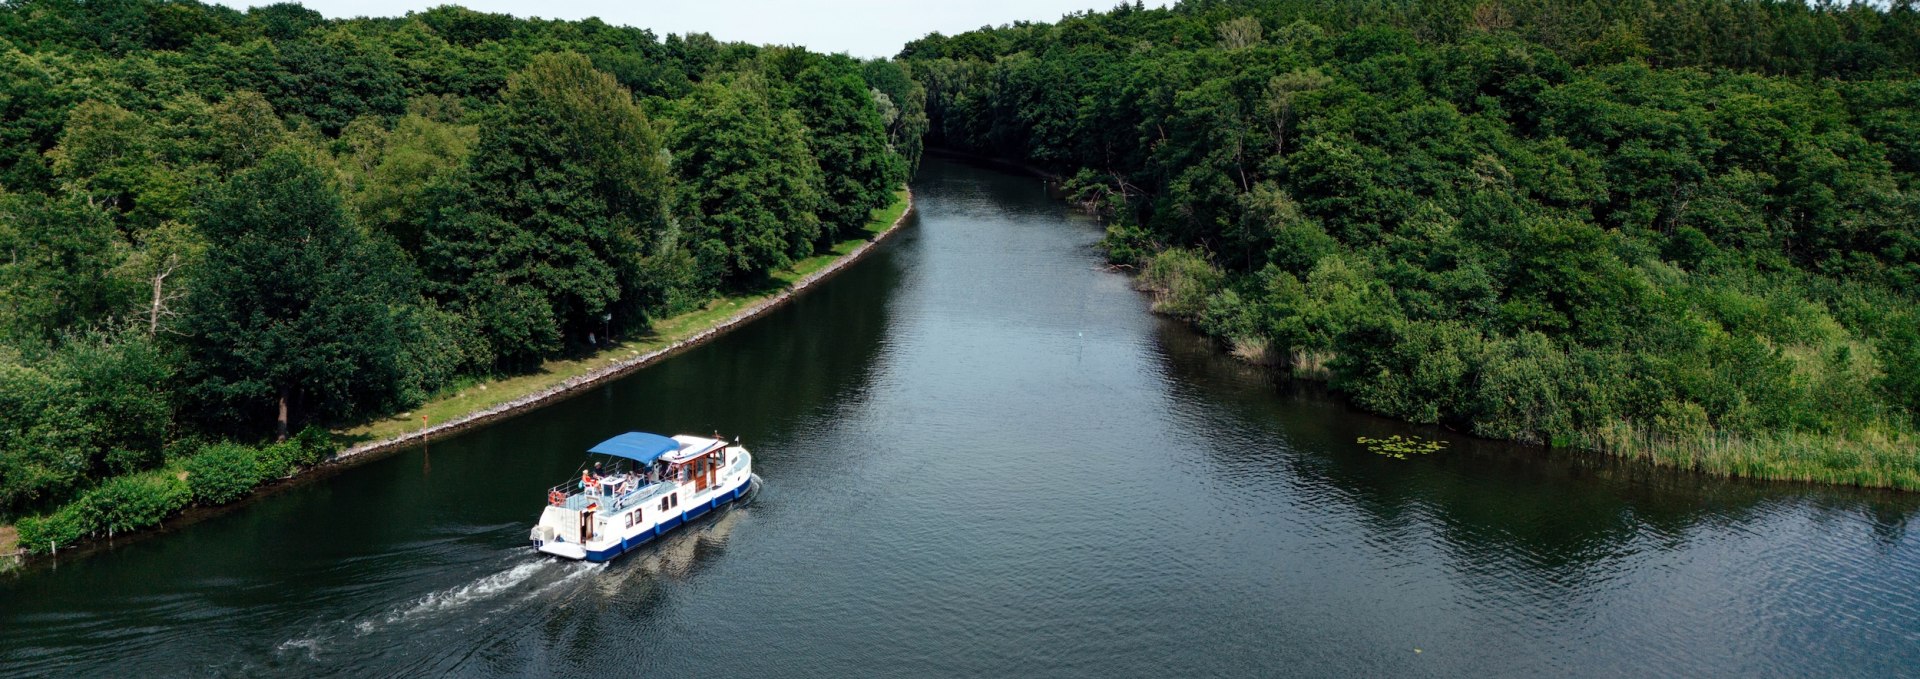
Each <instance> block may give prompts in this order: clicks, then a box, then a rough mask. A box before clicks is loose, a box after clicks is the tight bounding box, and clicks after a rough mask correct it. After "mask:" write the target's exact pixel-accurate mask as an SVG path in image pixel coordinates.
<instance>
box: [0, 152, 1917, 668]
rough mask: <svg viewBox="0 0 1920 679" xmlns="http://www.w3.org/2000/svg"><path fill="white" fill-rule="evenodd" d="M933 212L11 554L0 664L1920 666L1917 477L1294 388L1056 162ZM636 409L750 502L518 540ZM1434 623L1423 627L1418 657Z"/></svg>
mask: <svg viewBox="0 0 1920 679" xmlns="http://www.w3.org/2000/svg"><path fill="white" fill-rule="evenodd" d="M915 186H916V190H917V192H918V196H919V205H920V215H919V217H918V218H917V219H916V220H915V221H914V222H913V223H911V224H910V225H909V226H908V227H907V228H906V229H905V230H904V231H903V232H902V233H900V234H899V235H897V236H895V237H894V238H893V239H892V240H890V241H889V242H888V243H887V244H885V245H884V246H882V247H881V248H880V249H879V250H878V251H877V252H875V253H874V254H873V255H872V256H871V257H869V258H868V259H866V260H865V261H863V262H861V263H859V264H858V265H856V266H854V267H852V268H850V269H848V270H847V271H845V272H844V273H843V274H841V275H840V276H838V277H836V278H834V279H833V280H832V281H830V282H829V283H827V284H825V285H822V286H820V287H818V288H816V289H815V290H813V291H811V292H809V293H807V294H806V295H805V296H803V297H802V298H800V299H799V300H797V301H796V302H795V303H794V304H792V305H790V306H788V307H786V308H784V309H782V310H779V311H777V312H774V313H772V314H770V315H768V316H767V317H765V318H763V319H761V320H757V321H755V322H753V323H752V324H751V325H749V326H747V327H745V328H743V329H741V330H739V331H737V332H735V333H733V334H730V335H727V336H725V337H723V338H721V339H719V340H717V341H715V342H713V343H710V344H708V345H706V346H703V347H700V348H698V349H696V350H693V351H691V352H688V353H686V354H683V355H681V356H678V357H675V358H673V359H671V360H668V361H666V362H664V363H661V364H659V365H657V366H655V367H652V368H649V369H647V370H644V371H642V372H640V373H638V374H635V375H633V376H632V377H630V378H627V379H624V380H622V381H620V382H618V383H615V384H611V385H609V386H607V387H605V388H602V389H598V390H596V391H593V392H591V393H587V394H584V395H581V396H579V397H577V398H574V399H572V400H570V401H567V402H564V403H561V404H557V405H554V406H550V407H547V408H544V409H541V410H538V411H535V412H532V413H528V414H526V415H523V416H521V417H518V418H515V419H512V420H509V421H506V422H503V423H500V424H496V425H493V426H490V427H486V428H484V429H480V430H476V431H473V432H470V433H466V434H462V435H459V436H456V437H453V438H449V439H446V440H441V441H436V442H434V443H433V444H432V447H431V450H428V451H421V450H413V451H409V452H405V453H401V454H396V455H393V456H390V457H387V458H383V459H380V460H377V461H374V462H370V463H367V464H364V465H361V466H358V467H354V468H352V469H348V470H345V471H343V472H341V473H339V474H337V475H334V476H332V477H331V478H328V479H325V480H322V481H319V482H314V483H308V484H304V485H301V486H299V487H297V488H293V489H291V490H288V491H286V492H282V493H279V494H276V495H274V496H271V497H268V498H265V499H263V500H261V501H258V502H256V503H254V504H252V505H251V506H249V507H247V508H245V509H242V510H240V511H236V512H232V513H229V514H226V515H222V516H218V517H215V518H212V519H208V520H205V521H201V522H198V523H194V524H191V525H188V526H185V527H183V528H181V529H179V530H176V531H173V532H171V533H169V534H167V535H164V536H160V537H155V538H146V539H137V540H133V541H128V542H125V544H121V545H117V546H115V547H114V548H112V549H109V550H106V551H103V552H101V553H97V554H93V555H91V556H87V557H84V558H77V559H75V558H69V559H66V560H63V561H60V562H58V563H55V564H52V565H48V566H42V567H30V568H28V569H26V570H25V571H24V572H20V573H16V574H13V575H9V576H0V674H8V675H54V676H75V675H78V674H79V673H81V672H86V673H89V674H98V673H100V672H103V671H105V672H111V673H113V674H114V675H116V676H117V675H126V676H137V677H150V676H165V675H229V676H256V675H261V674H285V675H303V676H304V675H316V674H337V675H348V676H365V675H394V674H407V675H416V674H461V675H540V676H547V675H553V676H590V675H591V676H637V675H642V674H645V675H653V676H683V677H684V676H716V677H730V676H766V675H771V676H826V677H840V676H1095V677H1103V678H1107V677H1129V676H1149V675H1173V676H1274V675H1299V674H1305V675H1370V676H1377V675H1385V674H1395V675H1403V674H1411V675H1449V676H1462V675H1465V676H1485V675H1584V676H1620V675H1634V676H1638V675H1688V676H1692V675H1719V676H1755V675H1762V676H1772V675H1795V676H1804V675H1823V676H1829V675H1845V676H1874V677H1880V676H1896V675H1915V674H1920V536H1916V535H1915V534H1914V532H1913V531H1911V530H1910V528H1911V526H1912V525H1913V523H1914V519H1913V516H1914V513H1915V510H1916V509H1920V500H1916V499H1915V498H1913V497H1909V496H1899V495H1887V494H1870V493H1859V492H1847V491H1840V490H1831V489H1817V488H1803V487H1794V486H1781V485H1765V484H1752V483H1742V482H1731V481H1722V480H1713V479H1703V478H1698V477H1694V476H1690V475H1683V474H1673V473H1665V472H1655V471H1651V470H1646V469H1642V468H1639V467H1636V466H1632V465H1622V464H1617V463H1608V462H1604V461H1599V460H1594V459H1591V458H1586V457H1581V456H1572V455H1557V454H1549V453H1543V452H1541V451H1538V450H1533V449H1525V448H1518V447H1510V446H1503V445H1498V444H1492V443H1487V442H1476V441H1472V440H1467V439H1450V440H1452V441H1453V445H1452V448H1451V449H1450V450H1448V451H1446V452H1443V453H1441V454H1438V455H1435V456H1433V457H1431V458H1428V459H1415V460H1406V461H1396V460H1389V459H1383V458H1379V457H1376V456H1374V455H1372V454H1370V453H1368V452H1366V451H1365V450H1363V449H1361V448H1360V447H1358V446H1356V445H1355V444H1354V438H1355V437H1357V436H1362V435H1375V436H1377V435H1382V434H1386V433H1395V432H1406V431H1415V432H1418V433H1422V434H1424V435H1430V436H1431V435H1439V436H1443V437H1445V436H1446V435H1445V434H1444V432H1439V433H1436V432H1433V431H1426V430H1418V429H1412V428H1409V427H1405V426H1402V425H1398V424H1394V423H1392V422H1387V421H1384V420H1380V419H1378V418H1373V417H1368V416H1365V415H1361V414H1357V413H1355V412H1352V411H1351V410H1348V409H1346V408H1344V407H1342V406H1340V405H1338V404H1337V403H1336V402H1333V401H1329V400H1327V399H1325V398H1321V397H1317V396H1314V395H1311V394H1297V393H1290V392H1291V391H1292V390H1291V389H1290V388H1288V387H1286V386H1284V385H1276V384H1274V383H1273V381H1272V380H1271V379H1270V378H1268V377H1266V376H1264V375H1263V374H1262V373H1260V372H1259V371H1255V370H1250V369H1247V368H1244V367H1243V366H1240V365H1238V364H1236V363H1234V362H1233V361H1231V360H1229V359H1225V358H1222V357H1221V356H1219V355H1218V354H1217V353H1216V352H1214V351H1213V350H1212V349H1211V348H1210V347H1208V346H1207V344H1206V343H1205V342H1204V341H1203V340H1201V339H1199V338H1196V337H1194V336H1193V335H1192V334H1190V333H1188V332H1186V331H1185V330H1183V329H1181V328H1180V327H1178V326H1176V325H1174V324H1170V323H1167V322H1164V321H1161V320H1159V319H1156V318H1155V317H1153V316H1151V315H1149V314H1148V313H1147V312H1146V301H1145V300H1143V299H1142V298H1141V297H1140V296H1138V295H1137V294H1136V293H1134V292H1132V291H1131V290H1130V289H1129V286H1128V281H1127V280H1126V279H1124V278H1122V277H1120V276H1118V275H1115V274H1112V273H1108V272H1106V271H1103V270H1102V269H1101V268H1100V266H1099V264H1100V258H1099V256H1098V255H1097V253H1096V252H1095V251H1094V250H1093V244H1094V242H1095V241H1096V240H1097V239H1098V236H1099V229H1098V227H1097V226H1096V225H1094V224H1092V223H1090V222H1088V221H1087V220H1084V219H1081V218H1078V217H1076V216H1074V215H1073V214H1071V213H1070V212H1069V211H1068V210H1067V209H1066V208H1065V207H1064V206H1063V205H1061V204H1060V203H1058V202H1054V201H1051V200H1049V199H1048V198H1047V196H1046V195H1045V193H1044V191H1043V188H1042V186H1041V185H1040V184H1039V182H1037V181H1036V180H1033V179H1029V178H1025V177H1017V176H1012V175H1006V174H1000V173H996V172H993V171H989V170H982V169H976V168H970V167H967V166H963V165H958V164H954V163H951V162H942V161H938V160H931V161H929V162H928V164H927V167H926V168H924V169H923V170H922V172H921V175H920V177H919V179H918V181H917V182H916V184H915ZM628 429H643V430H652V431H660V432H669V433H671V432H682V431H685V432H710V431H713V430H715V429H719V430H721V431H724V432H727V433H729V434H733V433H737V434H740V435H742V436H743V437H744V439H745V442H746V444H747V445H748V446H749V447H751V448H752V449H753V451H754V453H755V454H756V463H757V467H758V468H757V471H758V473H759V475H760V477H761V478H762V479H763V481H764V486H763V488H762V490H761V491H760V492H759V494H758V495H756V496H755V497H753V499H752V500H751V501H750V502H747V503H745V504H744V505H742V506H740V507H738V508H736V509H732V510H729V511H725V512H721V513H718V515H717V516H716V517H714V518H712V519H702V520H700V521H697V522H695V523H694V524H692V525H691V526H690V527H689V528H687V529H683V530H682V531H681V532H680V533H678V534H676V535H674V536H672V537H671V538H669V539H666V540H663V541H661V542H659V543H656V544H655V545H653V546H650V547H647V548H645V549H643V550H641V551H640V552H639V553H638V554H636V555H633V556H630V557H628V558H625V559H623V560H621V561H618V562H615V563H613V564H611V565H604V566H603V565H590V564H581V563H571V562H560V561H555V560H551V559H547V558H541V557H537V556H535V555H534V554H533V553H532V552H531V550H530V549H529V548H528V547H527V546H526V536H527V530H528V527H529V526H530V524H531V522H532V521H533V520H534V519H535V517H536V516H537V513H538V511H539V509H540V506H541V503H542V502H543V492H544V490H545V489H546V488H547V487H548V486H549V485H552V484H554V483H558V482H560V481H563V480H565V479H566V478H568V476H569V475H570V473H571V472H572V471H573V470H574V469H575V465H576V464H577V463H578V462H579V460H580V459H581V453H580V451H581V450H582V449H584V448H585V447H587V446H588V445H591V444H592V443H594V442H596V441H599V440H600V439H602V438H605V437H607V436H609V435H611V434H615V433H619V432H622V431H626V430H628ZM1416 649H1418V651H1416Z"/></svg>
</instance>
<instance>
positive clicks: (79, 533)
mask: <svg viewBox="0 0 1920 679" xmlns="http://www.w3.org/2000/svg"><path fill="white" fill-rule="evenodd" d="M87 519H88V516H87V514H86V512H84V511H82V510H81V509H80V507H79V506H78V503H75V504H70V505H67V506H65V507H61V508H60V509H59V510H57V511H55V512H53V513H52V514H43V515H40V516H29V517H26V518H24V519H21V520H20V522H19V523H16V524H14V528H15V529H16V530H18V531H19V532H20V546H21V547H24V548H26V550H27V551H28V552H31V553H34V554H45V553H47V552H48V551H51V550H52V548H53V547H54V546H56V545H70V544H73V543H74V542H75V541H78V540H79V539H80V538H81V537H83V536H85V535H86V534H87V533H91V532H93V527H92V526H90V525H88V524H87Z"/></svg>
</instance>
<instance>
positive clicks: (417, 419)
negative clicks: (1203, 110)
mask: <svg viewBox="0 0 1920 679" xmlns="http://www.w3.org/2000/svg"><path fill="white" fill-rule="evenodd" d="M895 196H896V197H895V200H894V203H893V204H892V205H889V206H887V207H885V208H882V209H879V210H875V211H874V216H873V219H872V220H870V221H869V222H868V224H867V230H866V233H865V235H864V236H862V237H860V238H854V239H849V240H845V241H841V242H840V243H838V244H836V245H834V247H833V248H832V249H831V250H829V251H828V252H826V253H823V254H819V255H815V256H813V257H809V258H807V259H803V260H800V261H799V262H796V263H795V264H794V265H793V267H792V268H790V269H788V270H786V271H782V272H779V273H776V274H774V279H775V280H777V281H779V282H780V283H781V284H783V286H784V287H782V288H781V289H779V290H778V291H776V292H772V293H769V294H764V295H756V296H749V297H722V298H720V299H716V300H712V301H710V302H708V303H707V305H706V306H705V307H703V308H701V309H699V310H696V311H690V312H687V313H684V314H680V315H678V316H673V317H670V318H664V319H660V320H658V321H655V322H654V323H653V327H652V334H651V335H649V336H647V337H644V338H640V339H635V340H622V341H618V342H614V343H612V344H611V345H609V346H608V348H606V349H603V350H601V351H599V352H597V353H595V354H593V355H590V356H584V357H580V358H569V359H554V360H549V361H546V362H545V363H542V364H541V366H540V369H539V370H537V371H534V372H532V373H529V374H526V375H516V376H513V377H507V378H503V379H498V380H492V381H487V382H478V383H474V384H472V385H467V386H464V387H462V388H460V389H458V390H456V391H455V392H454V393H452V394H449V395H445V396H441V397H438V398H434V399H432V400H429V401H428V402H427V403H425V404H423V405H421V406H420V407H418V408H415V409H413V410H412V411H409V412H405V413H400V414H398V415H395V416H392V417H388V418H383V419H380V420H376V421H373V422H368V423H365V424H362V425H358V426H354V427H349V428H344V429H338V430H335V431H334V435H335V437H336V438H337V439H340V440H342V441H346V442H349V447H347V448H346V449H345V450H342V451H341V452H340V453H338V454H336V455H334V456H333V458H332V459H331V460H329V462H342V461H346V460H350V459H354V458H359V457H363V456H366V455H370V454H375V453H380V452H384V451H388V450H394V449H398V448H404V447H406V446H409V445H413V444H416V443H419V442H420V441H422V440H424V439H428V438H431V437H433V436H438V435H443V434H451V433H453V432H457V431H460V430H462V429H466V428H468V427H472V426H475V425H478V424H482V423H486V422H492V421H495V420H499V419H502V418H505V417H508V416H511V415H514V414H518V413H520V412H523V411H526V410H529V409H532V408H537V407H540V406H542V405H545V404H547V403H551V402H553V401H554V400H556V399H559V398H562V397H564V396H566V395H568V394H571V393H574V392H576V391H579V390H581V389H585V388H587V387H590V386H593V385H595V384H599V383H601V382H605V381H607V380H610V379H614V378H617V377H620V376H621V375H625V374H627V373H629V372H632V371H634V370H638V369H640V368H643V367H646V366H647V365H650V364H652V363H654V362H655V361H658V360H660V359H662V358H665V357H667V356H670V355H672V354H674V353H676V352H679V351H682V350H684V349H687V348H689V347H692V346H694V345H697V344H700V343H701V342H705V341H707V340H709V339H712V338H713V337H716V336H718V335H720V334H721V333H725V332H726V331H728V330H731V329H733V328H734V327H737V326H738V325H739V324H741V323H743V322H745V321H747V320H750V319H752V318H753V317H755V316H759V315H760V314H763V313H766V312H767V311H770V310H772V309H774V308H776V307H778V306H780V305H781V304H782V303H784V302H786V301H787V300H788V299H790V298H792V297H793V296H794V295H795V294H798V293H799V292H801V291H803V290H805V289H807V288H808V287H810V286H812V285H813V284H815V283H818V282H819V281H821V280H823V279H825V278H826V277H828V276H831V275H833V274H834V273H835V272H837V271H839V270H840V269H841V268H842V267H845V266H846V265H848V264H852V263H853V262H855V261H859V259H860V258H861V257H862V256H863V255H865V254H866V253H867V251H868V250H869V249H871V248H872V247H873V246H874V245H875V244H877V243H879V242H880V241H881V240H882V239H885V238H886V237H887V236H889V235H892V233H893V232H894V231H895V230H897V229H898V228H899V227H900V225H901V224H903V223H905V222H906V218H907V216H908V215H910V214H912V213H913V191H912V190H911V189H908V188H902V189H900V191H898V192H897V193H896V194H895ZM422 416H425V417H426V423H427V424H426V426H424V427H423V426H422V425H421V417H422Z"/></svg>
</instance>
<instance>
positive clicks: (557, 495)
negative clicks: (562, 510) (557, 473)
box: [547, 490, 567, 507]
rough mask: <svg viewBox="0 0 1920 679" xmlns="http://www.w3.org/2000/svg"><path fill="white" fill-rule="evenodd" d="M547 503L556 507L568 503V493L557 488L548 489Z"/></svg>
mask: <svg viewBox="0 0 1920 679" xmlns="http://www.w3.org/2000/svg"><path fill="white" fill-rule="evenodd" d="M547 503H548V504H551V505H553V506H555V507H558V506H560V505H563V504H566V503H567V494H566V493H562V492H560V491H557V490H550V491H547Z"/></svg>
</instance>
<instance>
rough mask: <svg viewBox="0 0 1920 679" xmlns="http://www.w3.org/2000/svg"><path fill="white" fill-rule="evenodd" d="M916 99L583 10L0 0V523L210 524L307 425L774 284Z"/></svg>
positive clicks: (890, 141)
mask: <svg viewBox="0 0 1920 679" xmlns="http://www.w3.org/2000/svg"><path fill="white" fill-rule="evenodd" d="M923 104H924V92H923V90H921V89H920V88H919V87H918V85H917V84H916V83H915V82H914V81H912V80H911V79H910V78H909V76H908V74H907V73H906V72H905V71H904V70H903V69H902V67H900V66H898V65H896V64H894V63H892V62H889V61H884V60H879V61H860V60H855V59H852V58H849V57H847V56H844V55H837V56H835V55H821V54H815V53H811V52H807V51H805V50H802V49H798V48H779V47H757V46H752V45H744V44H735V43H723V42H719V41H716V40H714V39H713V38H711V37H708V36H706V35H700V34H695V35H686V36H678V35H675V36H668V37H666V38H665V39H664V40H663V39H660V38H658V37H657V36H655V35H654V34H653V33H651V32H649V31H646V30H641V29H635V28H622V27H615V26H609V25H607V24H605V23H602V22H600V21H597V20H586V21H573V22H568V21H541V20H521V19H515V18H512V17H508V16H502V15H493V14H483V13H477V12H472V11H468V10H465V9H460V8H457V7H442V8H438V9H434V10H431V11H427V12H423V13H417V14H411V15H408V16H406V17H402V18H389V19H353V20H328V19H325V18H323V17H322V16H321V15H319V14H318V13H316V12H313V11H311V10H307V9H304V8H302V7H300V6H298V5H294V4H281V5H273V6H267V7H259V8H255V9H251V10H247V11H245V12H241V11H236V10H233V9H228V8H225V7H221V6H213V5H203V4H199V3H196V2H192V1H190V0H188V1H176V0H108V1H97V0H88V1H79V0H12V1H8V2H4V3H0V524H4V523H6V522H7V521H6V520H5V519H7V518H9V517H12V518H16V519H19V524H18V527H19V530H20V534H21V539H22V542H23V544H25V545H27V546H28V547H29V548H32V549H35V550H42V551H44V550H45V549H46V548H48V547H49V546H50V545H52V544H55V543H66V542H70V541H73V540H75V539H78V538H80V537H82V536H84V535H88V534H111V533H113V532H124V531H127V530H131V529H135V528H139V527H141V526H144V525H150V524H152V523H154V522H155V521H158V520H159V519H161V518H164V517H165V516H166V515H168V514H169V513H171V512H174V511H177V510H179V509H180V508H182V507H184V506H185V505H187V504H190V503H202V504H218V503H223V502H228V501H232V500H234V499H236V498H238V497H241V496H243V495H244V494H246V493H247V492H248V491H249V490H250V489H251V488H252V487H254V485H255V484H257V483H259V482H260V481H261V480H262V479H270V478H277V477H280V476H284V475H286V474H287V473H289V472H291V471H293V470H295V469H297V468H299V467H300V466H303V465H309V464H313V463H314V462H316V461H318V460H319V459H321V458H323V457H324V456H325V455H327V454H328V453H329V452H330V451H331V442H330V441H329V436H328V435H327V434H326V433H325V432H324V431H323V430H320V429H317V428H314V427H316V426H326V425H331V424H336V423H341V422H348V421H353V420H355V419H356V418H365V417H370V416H374V415H379V414H383V413H393V412H399V411H400V410H403V409H406V408H408V407H410V406H411V405H412V404H417V403H420V402H421V401H422V400H423V399H426V398H428V397H429V396H431V395H433V394H435V393H436V392H437V391H439V390H442V389H445V388H447V387H448V385H450V384H454V383H455V382H456V381H459V380H472V379H474V378H477V377H484V376H489V375H497V374H504V373H514V372H519V371H526V370H530V369H534V368H537V367H538V366H539V364H540V362H541V361H542V360H543V359H546V358H549V357H555V356H563V355H569V354H578V353H580V352H585V351H590V350H592V349H594V348H595V347H596V346H600V345H603V344H604V343H605V342H606V341H607V334H608V333H609V332H611V333H613V334H615V335H621V336H627V335H632V334H636V333H643V332H645V331H646V328H647V327H648V324H649V321H650V320H651V319H657V318H661V317H663V316H665V315H670V314H674V313H677V312H681V311H685V310H689V309H693V308H696V307H698V306H700V305H702V304H704V303H706V302H707V301H708V300H710V299H712V298H714V297H715V296H717V295H724V294H728V293H732V292H743V291H755V290H761V289H765V288H766V287H768V286H769V285H772V284H773V283H772V282H771V279H770V278H769V274H770V273H771V272H775V271H778V270H780V269H782V268H783V267H787V266H789V265H790V264H792V263H793V262H794V261H796V260H797V259H799V258H804V257H807V256H809V255H812V254H814V253H815V252H816V251H817V250H820V249H821V248H822V247H823V246H824V245H829V244H831V243H834V242H838V241H840V240H843V239H846V238H848V237H851V236H855V235H859V234H864V233H865V232H864V229H865V227H866V222H867V220H868V218H869V215H870V213H871V211H872V210H873V209H874V208H876V207H883V206H886V205H888V204H889V203H891V202H892V201H893V200H894V196H895V191H896V190H897V189H898V188H899V186H900V185H901V184H902V183H903V182H904V181H905V179H906V176H907V174H908V173H909V172H910V170H911V168H912V167H913V166H914V165H915V164H917V163H918V158H919V155H920V137H921V133H922V131H924V129H925V127H926V124H927V123H926V116H925V111H924V107H923ZM303 427H305V428H306V430H305V431H304V432H303V433H300V434H299V435H297V436H290V434H291V433H292V432H297V431H300V430H301V429H302V428H303Z"/></svg>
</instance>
